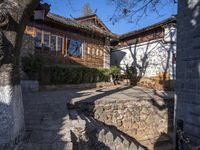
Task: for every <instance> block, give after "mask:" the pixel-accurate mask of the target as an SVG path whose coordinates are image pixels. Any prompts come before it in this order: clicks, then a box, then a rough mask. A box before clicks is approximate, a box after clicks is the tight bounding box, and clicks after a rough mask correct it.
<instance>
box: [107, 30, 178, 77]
mask: <svg viewBox="0 0 200 150" xmlns="http://www.w3.org/2000/svg"><path fill="white" fill-rule="evenodd" d="M164 39H165V41H164ZM164 39H157V40H152V41H150V42H144V43H141V44H136V45H131V46H128V47H123V48H120V49H116V50H113V51H112V53H111V63H112V64H115V65H120V67H121V68H122V70H125V69H126V65H128V66H136V68H137V69H138V70H139V68H140V67H141V68H145V67H144V66H147V68H146V70H145V69H144V70H145V73H143V75H144V76H146V77H152V76H157V75H158V74H159V73H160V72H164V71H165V70H166V66H168V68H169V71H170V74H171V75H172V71H173V72H174V69H172V68H171V67H173V65H172V53H173V52H175V51H176V44H175V41H176V29H175V28H174V27H173V28H172V27H167V28H166V29H165V37H164ZM173 42H174V43H173ZM122 72H123V71H122Z"/></svg>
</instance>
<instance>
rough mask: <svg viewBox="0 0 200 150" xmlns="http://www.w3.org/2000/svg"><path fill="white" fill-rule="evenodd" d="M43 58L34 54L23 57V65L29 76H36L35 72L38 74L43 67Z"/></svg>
mask: <svg viewBox="0 0 200 150" xmlns="http://www.w3.org/2000/svg"><path fill="white" fill-rule="evenodd" d="M42 64H43V63H42V60H41V59H39V58H37V57H35V56H33V55H29V56H27V57H23V58H22V66H23V68H22V69H23V71H24V72H25V73H27V75H28V76H29V78H31V79H32V78H35V77H33V76H35V74H38V73H39V72H40V70H41V68H42Z"/></svg>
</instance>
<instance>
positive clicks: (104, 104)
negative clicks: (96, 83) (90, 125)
mask: <svg viewBox="0 0 200 150" xmlns="http://www.w3.org/2000/svg"><path fill="white" fill-rule="evenodd" d="M80 107H81V109H83V110H84V111H85V112H89V115H92V116H93V117H94V118H95V119H96V120H98V121H100V122H103V123H105V124H106V125H110V126H115V127H116V128H117V129H118V130H120V131H122V132H123V133H125V134H127V135H129V136H130V137H133V138H135V139H136V140H137V141H138V142H140V143H141V144H142V145H144V146H146V147H147V148H149V149H154V146H155V143H156V142H157V140H158V138H159V137H160V136H161V134H162V133H166V134H167V133H168V131H169V129H170V128H171V127H172V125H173V100H163V99H149V98H147V99H145V97H143V98H142V99H140V98H138V99H133V100H101V101H96V102H95V103H94V104H92V103H81V105H80Z"/></svg>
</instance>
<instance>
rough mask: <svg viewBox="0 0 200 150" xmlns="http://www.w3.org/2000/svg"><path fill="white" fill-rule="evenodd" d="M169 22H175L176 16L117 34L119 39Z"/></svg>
mask: <svg viewBox="0 0 200 150" xmlns="http://www.w3.org/2000/svg"><path fill="white" fill-rule="evenodd" d="M170 23H176V16H172V17H170V18H167V19H165V20H163V21H161V22H158V23H156V24H153V25H150V26H147V27H145V28H142V29H139V30H135V31H131V32H128V33H125V34H122V35H119V40H121V39H125V38H128V37H130V36H134V35H137V34H140V33H143V32H146V31H149V30H151V29H155V28H157V27H160V26H164V25H167V24H170Z"/></svg>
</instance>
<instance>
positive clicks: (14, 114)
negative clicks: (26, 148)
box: [0, 85, 24, 150]
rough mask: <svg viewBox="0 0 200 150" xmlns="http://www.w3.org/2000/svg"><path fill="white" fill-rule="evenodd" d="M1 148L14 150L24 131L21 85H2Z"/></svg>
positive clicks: (0, 99) (0, 110)
mask: <svg viewBox="0 0 200 150" xmlns="http://www.w3.org/2000/svg"><path fill="white" fill-rule="evenodd" d="M0 91H1V92H0V114H1V115H0V150H12V149H14V147H15V146H16V144H18V143H19V142H20V141H21V138H22V137H23V133H24V109H23V102H22V94H21V86H20V85H16V86H10V85H7V86H0Z"/></svg>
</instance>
